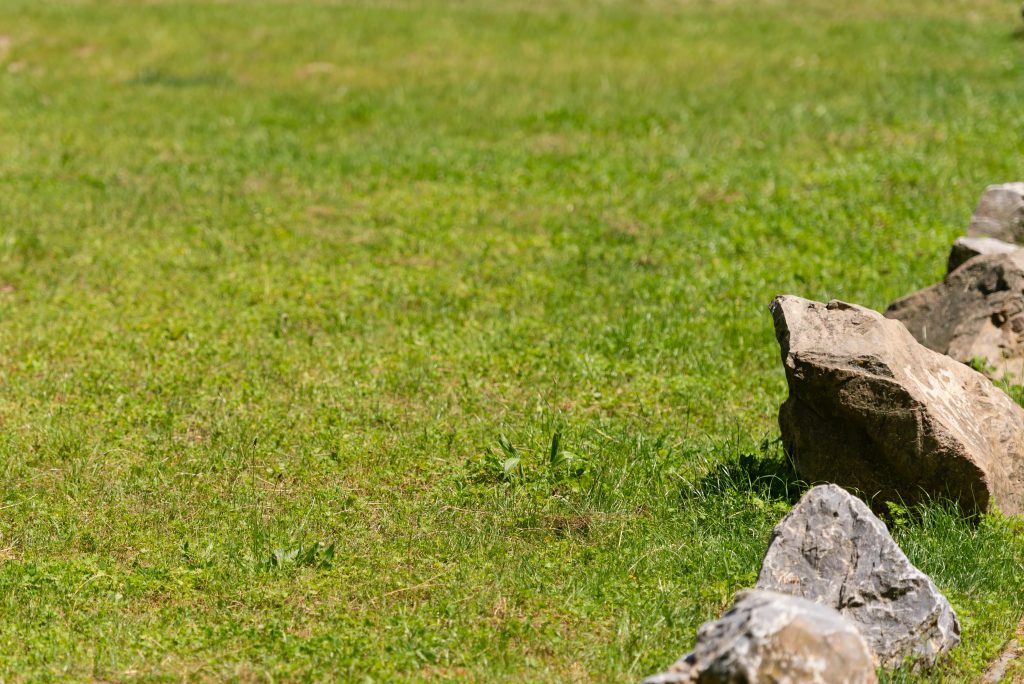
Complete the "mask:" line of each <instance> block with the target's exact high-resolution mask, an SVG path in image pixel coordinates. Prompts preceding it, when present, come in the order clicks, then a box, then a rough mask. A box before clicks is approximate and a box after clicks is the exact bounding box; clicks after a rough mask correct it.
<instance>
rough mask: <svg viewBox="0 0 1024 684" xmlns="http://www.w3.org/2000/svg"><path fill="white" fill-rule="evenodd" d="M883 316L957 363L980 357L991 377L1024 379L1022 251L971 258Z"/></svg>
mask: <svg viewBox="0 0 1024 684" xmlns="http://www.w3.org/2000/svg"><path fill="white" fill-rule="evenodd" d="M885 315H886V316H887V317H888V318H894V319H896V320H898V321H900V322H901V323H903V325H905V326H906V327H907V330H909V331H910V334H911V335H913V336H914V338H915V339H916V340H917V341H918V342H920V343H921V344H923V345H924V346H926V347H928V348H929V349H931V350H933V351H937V352H939V353H940V354H946V355H947V356H951V357H952V358H954V359H956V360H957V361H960V362H962V363H968V362H970V361H971V360H972V359H983V360H984V361H985V362H986V364H987V365H988V366H990V367H991V368H992V371H993V373H992V375H994V376H995V377H1002V376H1007V375H1008V376H1011V377H1013V378H1016V379H1024V250H1014V251H1013V252H1010V253H1008V254H992V255H987V256H977V257H974V258H973V259H971V260H970V261H968V262H967V263H965V264H964V265H963V266H961V267H960V268H958V269H956V270H955V271H953V272H952V273H949V274H948V275H947V276H946V278H945V280H943V281H942V282H941V283H938V284H936V285H932V286H931V287H927V288H925V289H923V290H919V291H917V292H915V293H913V294H910V295H907V296H906V297H903V298H901V299H898V300H896V301H895V302H893V303H892V304H890V305H889V308H888V309H886V311H885Z"/></svg>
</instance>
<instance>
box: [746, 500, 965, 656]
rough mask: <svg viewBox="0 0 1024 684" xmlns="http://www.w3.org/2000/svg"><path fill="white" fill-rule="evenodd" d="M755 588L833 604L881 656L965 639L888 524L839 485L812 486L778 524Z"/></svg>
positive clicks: (931, 649)
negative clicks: (961, 637) (887, 527)
mask: <svg viewBox="0 0 1024 684" xmlns="http://www.w3.org/2000/svg"><path fill="white" fill-rule="evenodd" d="M756 586H757V588H758V589H766V590H771V591H777V592H782V593H786V594H793V595H795V596H800V597H803V598H805V599H809V600H811V601H815V602H817V603H820V604H823V605H826V606H830V607H832V608H835V609H836V610H838V611H839V612H840V613H842V614H843V615H844V616H845V617H846V618H847V619H849V620H850V621H851V622H853V623H854V624H855V625H856V626H857V629H858V630H859V631H860V633H861V635H863V637H864V639H865V640H866V641H867V643H868V646H869V647H870V648H871V650H872V652H873V653H874V654H875V655H876V656H877V657H878V660H879V662H880V663H881V664H882V665H884V666H886V667H895V666H897V665H899V664H900V663H901V662H903V660H904V659H905V658H911V659H914V660H920V661H922V662H924V663H927V664H932V663H934V662H935V660H936V659H937V658H938V657H940V656H941V655H942V654H944V653H945V652H947V651H948V650H950V649H951V648H953V647H954V646H956V645H957V644H958V643H960V623H959V622H958V620H957V617H956V615H955V614H954V612H953V609H952V607H951V606H950V605H949V601H947V600H946V597H945V596H943V595H942V594H941V593H940V592H939V590H938V589H937V588H936V587H935V584H934V583H933V582H932V580H931V579H930V578H929V577H928V576H927V575H925V574H924V573H923V572H921V571H920V570H918V569H917V568H916V567H914V566H913V565H912V564H911V562H910V560H908V559H907V557H906V555H905V554H904V553H903V551H902V550H901V549H900V547H899V546H897V544H896V542H895V541H893V539H892V537H891V536H889V531H888V530H887V529H886V527H885V524H884V523H883V522H882V521H881V520H879V519H878V518H877V517H875V515H874V514H873V513H872V512H871V510H870V509H869V508H868V507H867V506H866V505H864V503H863V502H862V501H861V500H860V499H858V498H856V497H854V496H852V495H850V494H849V493H848V492H846V491H845V490H843V489H842V488H841V487H837V486H836V485H821V486H818V487H814V488H813V489H811V490H810V491H809V492H807V494H805V495H804V497H803V498H802V499H801V500H800V502H799V503H798V504H797V505H796V506H794V507H793V510H791V511H790V512H789V513H788V514H787V515H786V517H785V518H783V519H782V521H781V522H780V523H779V524H778V525H777V526H776V527H775V530H774V532H773V533H772V539H771V542H770V543H769V545H768V552H767V553H766V554H765V557H764V562H763V564H762V566H761V573H760V575H759V576H758V578H757V585H756Z"/></svg>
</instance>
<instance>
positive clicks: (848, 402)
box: [771, 296, 1024, 515]
mask: <svg viewBox="0 0 1024 684" xmlns="http://www.w3.org/2000/svg"><path fill="white" fill-rule="evenodd" d="M771 311H772V315H773V317H774V319H775V334H776V337H777V338H778V341H779V346H780V347H781V350H782V361H783V365H784V366H785V371H786V382H787V384H788V385H789V397H788V398H787V399H786V401H785V403H784V404H783V405H782V407H781V408H780V410H779V426H780V427H781V429H782V439H783V444H784V446H785V448H786V450H787V451H788V453H789V454H790V455H791V456H792V458H793V460H794V463H795V465H796V467H797V470H798V471H799V473H800V476H801V477H802V478H803V479H805V480H807V481H808V482H812V483H814V482H833V483H836V484H839V485H842V486H844V487H847V488H851V489H855V490H859V491H861V492H863V493H864V494H866V495H867V496H868V497H870V498H871V499H872V500H873V501H875V502H876V503H878V504H881V503H882V502H885V501H896V502H903V503H916V502H919V501H922V500H926V499H929V498H949V499H951V500H953V501H955V502H957V503H958V504H959V505H960V506H961V507H962V508H964V509H965V510H967V511H969V512H970V511H977V510H987V509H989V508H991V507H992V504H993V503H996V504H997V505H998V507H999V509H1000V510H1001V511H1002V512H1003V513H1005V514H1007V515H1016V514H1019V513H1021V512H1022V509H1024V410H1022V409H1021V408H1020V407H1019V406H1018V405H1017V404H1016V403H1014V402H1013V401H1012V400H1011V399H1010V398H1009V397H1008V396H1006V394H1004V393H1003V392H1001V391H1000V390H999V389H998V388H997V387H995V386H994V385H993V384H992V382H991V381H990V380H988V378H986V377H985V376H983V375H981V374H980V373H977V372H976V371H974V370H972V369H970V368H969V367H967V366H965V365H964V364H962V363H959V362H957V361H954V360H953V359H951V358H949V357H948V356H943V355H942V354H938V353H936V352H934V351H931V350H930V349H927V348H925V347H923V346H922V345H920V344H918V343H917V341H916V340H915V339H914V338H913V336H911V334H910V333H909V332H908V331H907V328H906V327H904V326H903V324H902V323H900V322H899V321H895V320H890V319H887V318H885V317H883V316H882V315H881V314H879V313H877V312H875V311H871V310H870V309H865V308H863V307H860V306H856V305H853V304H846V303H843V302H838V301H832V302H829V303H828V304H827V305H826V304H822V303H820V302H813V301H810V300H807V299H802V298H800V297H791V296H781V297H776V298H775V300H774V301H773V302H772V305H771Z"/></svg>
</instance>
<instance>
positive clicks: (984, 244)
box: [946, 237, 1020, 273]
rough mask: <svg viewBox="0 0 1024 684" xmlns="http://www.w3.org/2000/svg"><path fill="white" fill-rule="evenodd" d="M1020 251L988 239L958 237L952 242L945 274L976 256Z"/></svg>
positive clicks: (1018, 247)
mask: <svg viewBox="0 0 1024 684" xmlns="http://www.w3.org/2000/svg"><path fill="white" fill-rule="evenodd" d="M1018 249H1020V246H1019V245H1014V244H1011V243H1009V242H1003V241H1002V240H997V239H995V238H990V237H959V238H957V239H956V240H954V241H953V248H952V249H951V250H949V260H948V261H947V262H946V273H952V272H953V271H955V270H956V269H958V268H960V267H961V266H963V265H964V264H965V263H967V262H968V261H970V260H971V259H973V258H974V257H976V256H983V255H988V254H1009V253H1010V252H1015V251H1017V250H1018Z"/></svg>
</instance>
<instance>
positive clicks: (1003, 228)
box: [967, 183, 1024, 243]
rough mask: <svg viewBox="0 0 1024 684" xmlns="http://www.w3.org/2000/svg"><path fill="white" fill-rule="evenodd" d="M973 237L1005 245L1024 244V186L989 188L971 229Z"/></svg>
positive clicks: (968, 231) (1017, 184)
mask: <svg viewBox="0 0 1024 684" xmlns="http://www.w3.org/2000/svg"><path fill="white" fill-rule="evenodd" d="M967 235H968V236H970V237H990V238H996V239H997V240H1002V241H1003V242H1015V243H1022V242H1024V183H1003V184H1002V185H990V186H988V187H987V188H985V192H984V193H982V195H981V199H979V200H978V206H977V207H976V208H975V210H974V215H973V216H971V223H970V225H969V226H968V227H967Z"/></svg>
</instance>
